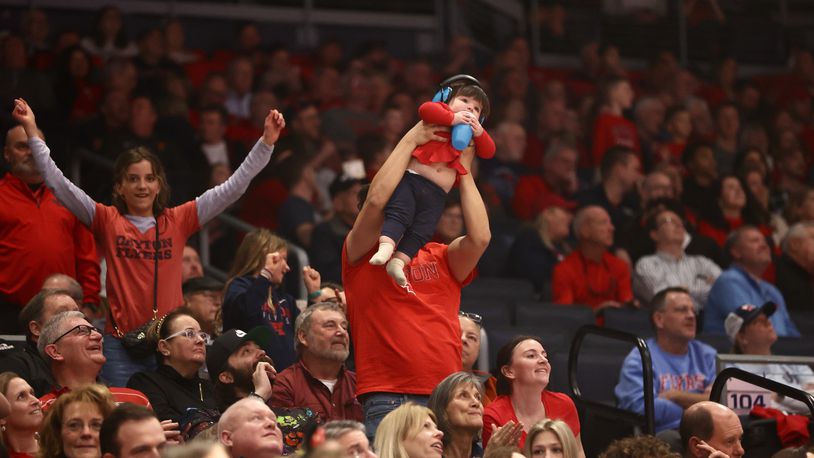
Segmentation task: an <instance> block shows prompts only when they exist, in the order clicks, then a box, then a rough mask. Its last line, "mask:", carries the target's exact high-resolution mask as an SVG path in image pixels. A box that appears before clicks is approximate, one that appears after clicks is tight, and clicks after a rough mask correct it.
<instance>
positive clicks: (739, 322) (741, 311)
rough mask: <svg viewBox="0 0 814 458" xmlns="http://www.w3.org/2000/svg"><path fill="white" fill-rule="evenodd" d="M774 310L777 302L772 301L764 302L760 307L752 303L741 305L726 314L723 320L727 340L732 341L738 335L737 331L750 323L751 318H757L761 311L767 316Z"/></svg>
mask: <svg viewBox="0 0 814 458" xmlns="http://www.w3.org/2000/svg"><path fill="white" fill-rule="evenodd" d="M775 310H777V304H775V303H774V302H766V303H765V304H763V306H761V307H757V306H754V305H752V304H743V305H741V306H740V307H738V308H736V309H735V310H734V311H733V312H729V315H727V317H726V321H724V329H726V335H727V336H729V340H730V341H732V343H734V342H735V336H737V335H738V332H740V330H741V329H743V327H744V326H746V325H747V324H749V323H751V322H752V320H754V319H755V318H757V317H758V316H759V315H760V314H761V313H762V314H764V315H766V316H767V317H770V316H772V314H773V313H774V311H775Z"/></svg>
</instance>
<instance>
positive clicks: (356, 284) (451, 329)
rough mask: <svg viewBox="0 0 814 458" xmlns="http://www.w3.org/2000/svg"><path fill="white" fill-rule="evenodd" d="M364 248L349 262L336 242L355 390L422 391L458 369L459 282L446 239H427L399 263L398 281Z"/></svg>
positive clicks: (344, 248) (462, 283)
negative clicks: (402, 279) (401, 281)
mask: <svg viewBox="0 0 814 458" xmlns="http://www.w3.org/2000/svg"><path fill="white" fill-rule="evenodd" d="M376 248H377V247H375V246H374V247H373V248H371V250H370V251H369V252H368V253H367V254H366V255H365V256H363V257H362V258H360V259H359V260H357V261H356V263H355V264H350V263H349V262H348V254H347V245H345V246H343V248H342V283H343V284H344V285H345V294H346V295H347V300H348V319H349V320H350V327H351V337H352V338H353V345H354V349H355V350H356V395H357V396H361V395H363V394H365V393H374V392H385V393H406V394H416V395H429V394H430V393H431V392H432V390H433V388H435V386H436V385H438V383H439V382H440V381H441V380H443V379H444V377H446V376H447V375H449V374H451V373H453V372H457V371H460V370H461V329H460V324H459V322H458V310H459V308H460V304H461V288H463V286H464V285H466V284H467V283H468V282H469V281H471V279H472V277H473V275H474V273H471V274H470V275H469V277H467V278H466V279H465V280H464V281H463V282H459V281H458V280H456V279H455V276H454V275H452V272H450V270H449V260H448V259H447V248H448V247H447V245H441V244H438V243H428V244H426V245H424V247H422V248H421V250H419V251H418V254H417V255H416V256H415V257H413V259H412V261H410V263H409V264H408V265H407V266H406V267H405V269H404V270H405V272H404V273H405V274H407V280H408V283H407V285H406V286H404V287H400V286H398V285H397V284H396V283H395V282H394V281H393V279H392V278H390V276H389V275H387V272H386V271H385V269H384V267H383V266H372V265H370V264H369V263H368V260H369V259H370V257H371V256H372V255H373V253H374V252H375V251H376Z"/></svg>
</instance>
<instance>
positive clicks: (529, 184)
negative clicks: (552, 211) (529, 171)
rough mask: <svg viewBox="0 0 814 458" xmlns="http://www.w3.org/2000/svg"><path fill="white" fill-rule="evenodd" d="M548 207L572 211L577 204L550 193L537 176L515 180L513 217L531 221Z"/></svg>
mask: <svg viewBox="0 0 814 458" xmlns="http://www.w3.org/2000/svg"><path fill="white" fill-rule="evenodd" d="M548 207H560V208H563V209H566V210H573V209H575V208H576V207H577V203H576V202H574V201H573V200H568V199H566V198H564V197H562V196H561V195H559V194H557V193H556V192H554V191H552V190H551V188H549V187H548V185H547V184H546V182H545V181H543V179H542V178H541V177H539V176H537V175H526V176H522V177H520V179H519V180H517V187H516V188H515V190H514V197H512V210H513V211H514V216H516V217H517V218H519V219H522V220H525V221H531V220H534V218H536V217H537V215H538V214H539V213H540V212H541V211H543V210H545V209H546V208H548Z"/></svg>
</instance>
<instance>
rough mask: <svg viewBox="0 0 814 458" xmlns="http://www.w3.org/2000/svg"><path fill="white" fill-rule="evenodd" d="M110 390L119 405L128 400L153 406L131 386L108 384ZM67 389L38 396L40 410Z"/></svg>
mask: <svg viewBox="0 0 814 458" xmlns="http://www.w3.org/2000/svg"><path fill="white" fill-rule="evenodd" d="M107 389H108V390H110V394H112V395H113V401H114V402H115V403H116V405H119V404H121V403H123V402H128V403H130V404H135V405H137V406H142V407H146V408H148V409H150V410H152V409H153V406H152V405H150V400H149V399H147V396H145V395H144V393H142V392H141V391H138V390H134V389H131V388H122V387H118V386H109V387H107ZM68 391H71V390H69V389H68V388H62V389H59V390H54V391H52V392H50V393H46V394H44V395H42V397H40V402H42V411H43V412H47V411H48V409H50V408H51V405H53V404H54V402H56V400H57V398H58V397H60V396H62V395H63V394H65V393H67V392H68Z"/></svg>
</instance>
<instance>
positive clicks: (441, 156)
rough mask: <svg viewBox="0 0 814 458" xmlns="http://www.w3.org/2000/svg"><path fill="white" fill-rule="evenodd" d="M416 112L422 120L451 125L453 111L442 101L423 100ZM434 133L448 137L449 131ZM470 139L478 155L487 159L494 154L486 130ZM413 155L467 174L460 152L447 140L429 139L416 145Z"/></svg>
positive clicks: (493, 147)
mask: <svg viewBox="0 0 814 458" xmlns="http://www.w3.org/2000/svg"><path fill="white" fill-rule="evenodd" d="M418 114H419V116H421V119H422V120H423V121H424V122H427V123H430V124H440V125H442V126H451V125H452V120H453V118H454V117H455V113H453V112H452V110H450V109H449V106H448V105H447V104H446V103H442V102H425V103H423V104H422V105H421V107H419V109H418ZM436 135H438V136H441V137H444V138H450V134H449V132H436ZM472 140H473V141H474V142H475V153H476V154H477V155H478V157H482V158H484V159H489V158H491V157H492V156H494V155H495V142H494V141H492V137H490V136H489V133H488V132H486V130H484V131H483V133H482V134H480V136H477V137H475V136H472ZM413 157H415V158H416V159H418V161H419V162H421V163H422V164H432V163H435V162H442V163H445V164H447V166H449V167H450V168H453V169H455V170H456V171H457V172H458V175H466V174H467V172H466V168H465V167H464V166H463V165H462V164H461V160H460V157H461V152H460V151H458V150H456V149H455V148H453V147H452V143H451V142H449V141H446V142H439V141H435V140H431V141H429V142H427V143H425V144H423V145H420V146H419V147H417V148H416V149H415V151H413Z"/></svg>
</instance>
